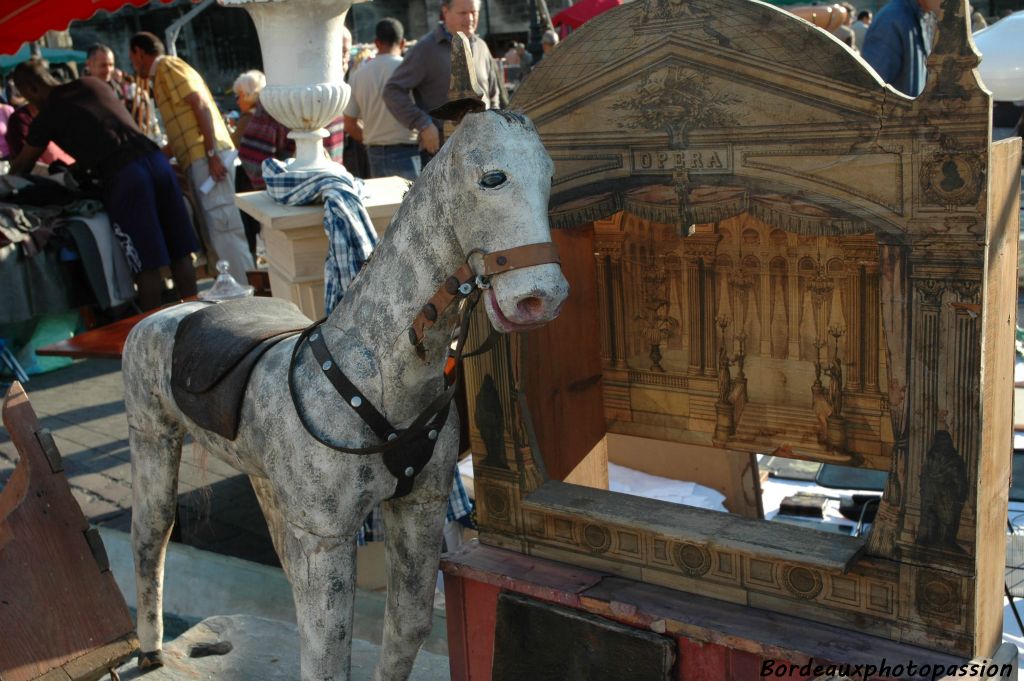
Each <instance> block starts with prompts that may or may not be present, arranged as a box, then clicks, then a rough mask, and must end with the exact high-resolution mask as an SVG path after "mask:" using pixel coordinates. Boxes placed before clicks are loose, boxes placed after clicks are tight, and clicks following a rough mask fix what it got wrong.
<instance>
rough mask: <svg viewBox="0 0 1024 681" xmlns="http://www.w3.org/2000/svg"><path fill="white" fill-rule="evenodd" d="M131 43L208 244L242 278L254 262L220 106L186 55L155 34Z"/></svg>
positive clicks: (138, 36)
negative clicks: (174, 52)
mask: <svg viewBox="0 0 1024 681" xmlns="http://www.w3.org/2000/svg"><path fill="white" fill-rule="evenodd" d="M129 47H130V49H129V56H130V57H131V61H132V66H133V67H134V68H135V72H136V73H137V74H138V75H139V76H141V77H147V76H148V77H150V78H152V79H153V98H154V99H155V100H156V104H157V107H159V109H160V115H161V117H162V118H163V121H164V128H165V129H166V131H167V147H165V149H164V151H165V152H166V153H167V154H168V155H169V156H173V157H174V158H176V159H177V160H178V165H179V166H181V168H182V169H184V170H185V171H186V173H187V175H188V181H189V185H190V187H191V190H192V191H191V193H192V198H193V199H194V200H195V202H196V205H197V208H198V210H197V213H198V216H197V217H198V218H199V220H200V222H201V223H202V225H203V226H204V227H205V231H206V236H207V238H208V239H209V242H210V246H212V247H213V250H215V251H216V252H217V257H218V258H220V259H223V260H227V261H228V262H229V263H231V269H230V272H231V276H233V277H234V278H235V279H237V280H238V281H239V282H244V281H245V271H246V270H249V269H252V268H253V266H254V262H253V258H252V253H250V252H249V244H248V242H247V241H246V238H245V229H244V227H243V226H242V217H241V215H239V213H238V208H236V207H235V173H234V168H233V163H234V157H235V148H234V144H233V143H232V142H231V135H230V134H229V133H228V129H227V126H226V125H224V119H223V117H222V116H221V115H220V110H219V109H218V108H217V105H216V103H214V101H213V96H212V95H211V94H210V90H209V88H207V87H206V83H205V82H204V81H203V79H202V77H201V76H200V75H199V74H198V73H196V71H195V69H193V68H192V67H191V66H189V65H188V64H187V63H186V62H185V61H184V60H182V59H179V58H178V57H171V56H168V55H165V54H164V45H163V42H161V40H160V39H159V38H157V37H156V36H155V35H153V34H152V33H148V32H145V31H143V32H140V33H136V34H135V35H133V36H132V38H131V41H130V42H129ZM229 166H232V167H230V168H229ZM211 178H212V180H213V182H212V185H211V183H210V182H209V180H210V179H211Z"/></svg>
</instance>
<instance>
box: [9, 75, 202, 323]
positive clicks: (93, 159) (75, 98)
mask: <svg viewBox="0 0 1024 681" xmlns="http://www.w3.org/2000/svg"><path fill="white" fill-rule="evenodd" d="M14 82H15V85H17V87H18V90H19V91H20V92H21V94H22V95H24V96H25V98H26V99H28V100H29V102H31V103H32V104H34V105H35V106H36V107H37V108H38V109H39V115H38V116H36V117H35V119H34V120H33V121H32V125H31V127H30V128H29V132H28V140H27V142H26V144H25V147H24V149H22V151H21V153H19V154H18V156H17V157H15V159H14V161H13V162H12V164H11V172H12V173H14V174H26V173H28V172H30V171H31V170H32V167H33V166H34V164H35V162H36V160H37V159H38V158H39V156H40V155H41V154H42V152H43V150H44V149H45V148H46V145H47V144H48V143H49V142H51V141H53V142H56V143H57V145H59V146H60V147H61V148H62V149H65V150H66V151H67V152H68V153H69V154H71V155H72V156H73V157H74V158H75V160H76V163H75V167H74V169H75V175H76V176H77V177H80V178H81V177H87V178H89V179H90V180H92V181H94V182H96V183H98V184H99V186H100V187H101V190H102V195H103V204H104V206H105V207H106V209H107V213H108V215H109V216H110V224H111V227H112V228H113V229H114V233H115V234H116V235H117V237H118V240H119V241H120V243H121V246H122V248H123V250H124V252H125V255H126V257H127V259H128V264H129V265H130V266H131V267H132V270H133V272H134V273H135V285H136V287H137V288H138V292H139V306H140V307H141V308H142V309H144V310H147V309H151V308H154V307H157V306H158V305H160V302H161V294H162V292H163V286H164V282H163V277H162V275H161V274H160V268H161V267H165V266H170V269H171V276H172V278H173V279H174V285H175V287H176V289H177V293H178V295H179V296H181V297H183V298H184V297H187V296H192V295H195V294H196V274H195V268H194V267H193V265H192V253H193V252H195V251H198V250H199V242H198V239H197V238H196V234H195V231H194V230H193V228H192V223H191V221H190V220H189V217H188V212H187V210H186V209H185V200H184V197H183V196H182V193H181V188H180V187H179V186H178V180H177V178H176V177H175V175H174V171H173V170H172V169H171V166H170V163H168V161H167V158H166V157H165V156H164V154H163V152H161V151H160V149H159V148H157V146H156V144H154V143H153V142H152V141H151V140H150V139H149V138H148V137H146V136H145V135H144V134H143V133H142V131H141V130H139V127H138V126H137V125H136V124H135V121H134V120H132V118H131V116H130V115H129V113H128V111H127V110H126V109H125V107H124V106H123V105H122V104H121V103H120V102H119V101H118V100H117V97H116V95H115V94H114V92H113V91H112V90H111V89H110V87H109V86H108V85H107V84H106V83H105V82H103V81H101V80H99V79H97V78H92V77H89V76H86V77H84V78H81V79H79V80H76V81H72V82H70V83H66V84H64V85H61V84H60V83H58V82H57V81H56V80H55V79H54V78H53V76H52V75H50V73H49V71H48V70H47V68H46V63H45V62H44V61H43V60H41V59H38V58H33V59H30V60H28V61H26V62H24V63H22V64H19V65H18V67H17V68H16V69H15V70H14Z"/></svg>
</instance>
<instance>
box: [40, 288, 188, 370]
mask: <svg viewBox="0 0 1024 681" xmlns="http://www.w3.org/2000/svg"><path fill="white" fill-rule="evenodd" d="M190 300H191V301H194V300H196V298H194V297H190V298H186V299H185V300H182V301H178V302H176V303H171V304H170V305H164V306H163V307H159V308H157V309H155V310H150V311H148V312H143V313H142V314H137V315H135V316H133V317H128V318H126V319H122V320H121V321H118V322H114V323H113V324H107V325H106V326H101V327H99V328H96V329H90V330H89V331H85V332H83V333H80V334H78V335H76V336H74V337H72V338H69V339H67V340H62V341H58V342H56V343H51V344H50V345H44V346H43V347H41V348H39V349H37V350H36V354H37V355H43V356H52V357H73V358H75V359H121V353H123V352H124V342H125V340H127V338H128V334H129V333H131V330H132V329H134V328H135V325H136V324H138V323H139V322H141V321H142V320H143V319H145V318H146V317H148V316H149V315H151V314H156V313H157V312H160V311H161V310H165V309H167V308H168V307H173V306H175V305H181V303H183V302H188V301H190Z"/></svg>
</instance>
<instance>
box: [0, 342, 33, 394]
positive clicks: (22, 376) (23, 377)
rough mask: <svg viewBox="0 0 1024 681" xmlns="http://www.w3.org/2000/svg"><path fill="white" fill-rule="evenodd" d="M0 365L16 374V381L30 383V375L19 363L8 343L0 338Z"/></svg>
mask: <svg viewBox="0 0 1024 681" xmlns="http://www.w3.org/2000/svg"><path fill="white" fill-rule="evenodd" d="M0 364H3V366H6V367H7V368H8V369H9V370H10V372H11V373H12V374H14V380H16V381H19V382H21V383H28V374H26V373H25V369H24V368H22V366H21V364H19V363H18V360H17V358H15V356H14V353H13V352H11V350H10V348H8V347H7V341H6V340H4V339H3V338H0Z"/></svg>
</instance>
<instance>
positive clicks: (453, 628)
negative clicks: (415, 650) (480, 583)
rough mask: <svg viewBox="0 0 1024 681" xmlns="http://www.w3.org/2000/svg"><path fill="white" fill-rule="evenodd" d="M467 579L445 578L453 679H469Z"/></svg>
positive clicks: (445, 605) (454, 680) (445, 599)
mask: <svg viewBox="0 0 1024 681" xmlns="http://www.w3.org/2000/svg"><path fill="white" fill-rule="evenodd" d="M465 584H466V580H465V579H463V578H462V577H457V576H455V575H452V574H448V575H445V578H444V615H445V618H444V619H445V627H446V631H447V633H448V664H449V668H450V670H451V679H452V681H469V640H468V638H469V637H468V632H469V623H468V622H467V621H466V618H467V614H466V590H465Z"/></svg>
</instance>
